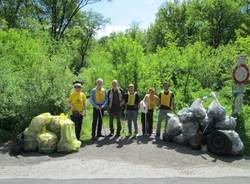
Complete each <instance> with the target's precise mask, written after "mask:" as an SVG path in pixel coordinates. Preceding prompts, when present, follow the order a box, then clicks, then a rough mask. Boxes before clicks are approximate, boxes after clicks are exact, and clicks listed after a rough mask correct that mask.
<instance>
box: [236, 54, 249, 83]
mask: <svg viewBox="0 0 250 184" xmlns="http://www.w3.org/2000/svg"><path fill="white" fill-rule="evenodd" d="M246 60H247V58H246V56H240V57H239V59H238V62H237V64H236V65H235V66H234V68H233V74H232V75H233V80H234V81H235V83H236V84H244V83H246V82H247V80H248V79H249V68H248V66H247V63H246Z"/></svg>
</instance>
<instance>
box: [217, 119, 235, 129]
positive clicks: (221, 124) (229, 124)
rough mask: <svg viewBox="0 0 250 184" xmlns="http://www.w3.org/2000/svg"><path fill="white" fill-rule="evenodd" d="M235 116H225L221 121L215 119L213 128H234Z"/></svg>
mask: <svg viewBox="0 0 250 184" xmlns="http://www.w3.org/2000/svg"><path fill="white" fill-rule="evenodd" d="M236 124H237V123H236V118H234V117H229V116H227V117H226V119H225V120H223V121H217V122H216V123H215V125H214V128H216V129H218V130H234V129H235V128H236Z"/></svg>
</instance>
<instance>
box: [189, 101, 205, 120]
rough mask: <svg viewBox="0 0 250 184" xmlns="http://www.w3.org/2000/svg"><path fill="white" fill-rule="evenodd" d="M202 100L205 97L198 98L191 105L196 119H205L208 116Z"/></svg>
mask: <svg viewBox="0 0 250 184" xmlns="http://www.w3.org/2000/svg"><path fill="white" fill-rule="evenodd" d="M202 102H203V99H201V98H198V99H197V100H195V101H194V102H193V104H192V105H191V107H190V110H191V111H192V113H193V118H194V119H204V118H205V117H206V109H205V108H204V107H203V105H202Z"/></svg>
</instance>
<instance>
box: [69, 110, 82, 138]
mask: <svg viewBox="0 0 250 184" xmlns="http://www.w3.org/2000/svg"><path fill="white" fill-rule="evenodd" d="M70 119H71V120H72V121H73V122H74V123H75V132H76V138H77V139H78V140H79V139H80V137H81V130H82V119H83V117H82V115H77V116H76V115H71V116H70Z"/></svg>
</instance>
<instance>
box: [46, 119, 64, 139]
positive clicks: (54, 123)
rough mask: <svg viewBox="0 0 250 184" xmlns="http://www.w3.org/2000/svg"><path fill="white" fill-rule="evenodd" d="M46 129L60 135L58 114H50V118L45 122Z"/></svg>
mask: <svg viewBox="0 0 250 184" xmlns="http://www.w3.org/2000/svg"><path fill="white" fill-rule="evenodd" d="M46 129H47V130H49V131H51V132H53V133H55V134H56V135H57V137H60V133H61V125H60V116H52V120H51V122H50V123H49V124H47V126H46Z"/></svg>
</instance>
